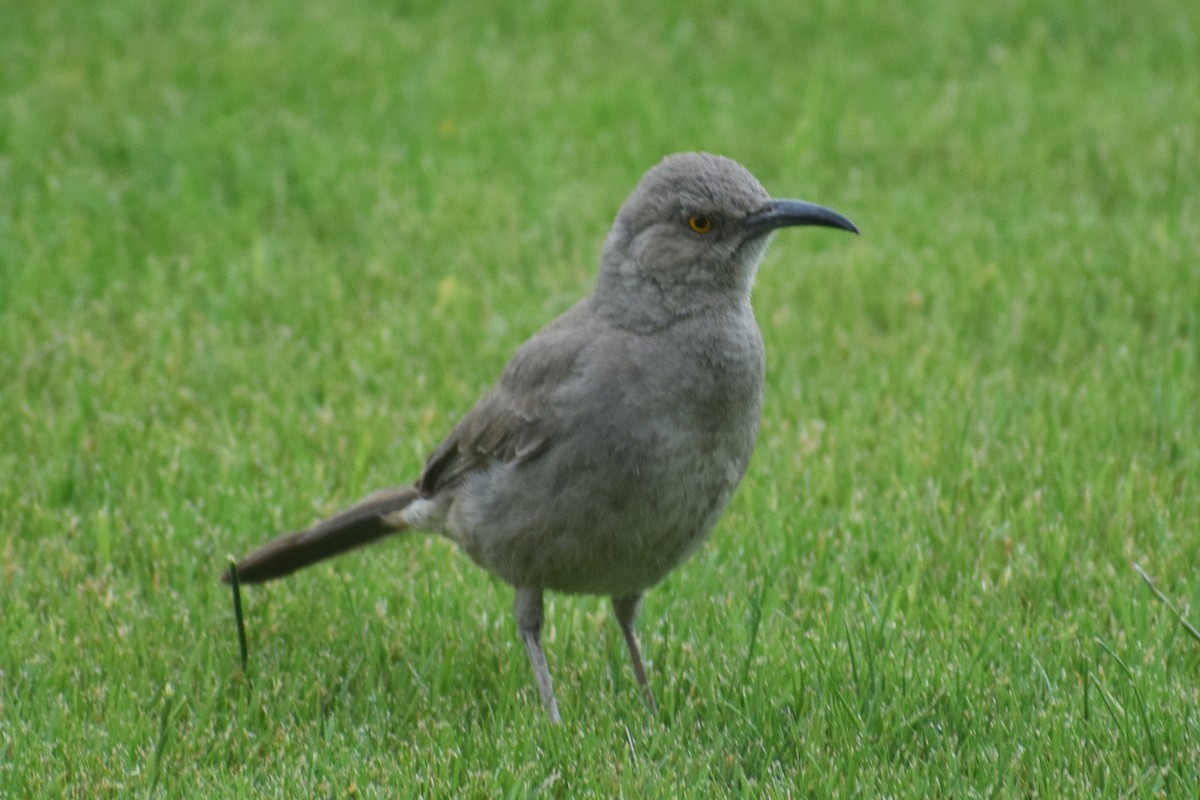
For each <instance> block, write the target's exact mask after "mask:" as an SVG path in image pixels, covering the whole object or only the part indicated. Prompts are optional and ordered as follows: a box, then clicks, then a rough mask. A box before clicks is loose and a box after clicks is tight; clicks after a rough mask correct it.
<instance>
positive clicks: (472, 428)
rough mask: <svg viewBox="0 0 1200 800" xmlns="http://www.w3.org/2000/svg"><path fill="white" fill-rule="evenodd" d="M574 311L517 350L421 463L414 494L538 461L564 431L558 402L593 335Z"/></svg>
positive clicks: (585, 318)
mask: <svg viewBox="0 0 1200 800" xmlns="http://www.w3.org/2000/svg"><path fill="white" fill-rule="evenodd" d="M581 305H582V304H580V305H577V306H576V307H574V308H572V309H571V310H570V311H567V312H566V313H565V314H563V315H562V316H560V317H559V318H558V319H556V320H555V321H554V322H552V323H551V324H550V325H548V326H546V327H545V328H543V329H542V330H541V331H539V332H538V333H537V334H535V335H534V336H533V337H532V338H531V339H530V340H529V341H527V342H526V343H525V344H524V345H522V346H521V348H520V349H519V350H517V352H516V354H515V355H514V356H513V358H512V360H511V361H510V362H509V363H508V366H507V367H505V369H504V372H503V374H502V375H501V376H500V380H499V381H498V382H497V383H496V385H495V386H494V387H493V388H492V390H491V391H489V392H488V393H487V394H486V395H484V397H483V398H482V399H481V400H480V401H479V402H478V403H476V404H475V407H474V408H472V409H471V410H470V411H469V412H467V415H466V416H465V417H463V419H462V420H461V421H460V422H459V423H458V425H457V427H455V429H454V430H453V431H452V432H451V433H450V435H449V436H448V437H446V439H445V441H443V442H442V443H441V445H439V446H438V448H437V449H436V450H435V451H434V452H433V454H432V455H430V457H429V459H428V460H427V461H426V462H425V469H424V471H423V472H422V474H421V479H420V480H419V481H418V482H417V489H418V490H419V491H420V492H421V494H422V495H425V496H428V495H431V494H434V493H435V492H437V491H439V490H441V489H444V488H446V487H448V486H453V485H454V484H456V483H458V482H459V481H460V480H462V478H463V477H464V476H466V475H467V474H468V473H470V472H472V471H473V470H476V469H480V468H482V467H486V466H488V465H489V464H492V463H495V462H500V463H514V462H515V463H522V462H525V461H529V460H531V459H533V458H536V457H537V456H538V455H540V454H541V453H543V452H544V451H545V449H546V447H547V446H548V445H549V444H550V443H551V442H552V441H553V439H554V437H555V434H556V433H557V432H558V430H559V428H560V427H561V425H562V418H561V413H560V412H561V407H562V403H561V400H562V397H563V395H564V394H565V392H566V387H567V386H568V385H569V384H570V383H571V382H572V381H573V378H575V377H576V376H578V375H579V372H580V370H581V369H582V362H583V361H584V360H585V359H586V357H587V351H588V349H589V346H590V345H591V344H592V343H593V342H594V340H595V335H596V332H595V331H593V330H592V329H591V327H592V326H591V325H589V324H588V319H589V317H588V315H587V314H584V313H581V307H580V306H581Z"/></svg>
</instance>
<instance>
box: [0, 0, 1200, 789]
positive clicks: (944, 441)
mask: <svg viewBox="0 0 1200 800" xmlns="http://www.w3.org/2000/svg"><path fill="white" fill-rule="evenodd" d="M3 16H4V20H5V21H4V24H3V30H2V31H0V375H2V376H3V379H2V380H0V475H2V476H4V480H2V481H0V579H2V581H3V583H2V595H0V608H2V613H0V632H2V636H3V641H4V646H3V647H0V795H6V796H13V797H25V796H30V797H32V796H74V797H95V796H128V795H131V794H141V795H147V796H205V797H219V796H245V795H249V794H252V795H255V796H280V797H293V796H318V795H320V796H326V795H328V796H347V795H353V794H358V795H363V796H410V795H414V796H415V795H423V796H455V797H458V796H478V797H491V796H498V795H505V796H514V797H519V796H529V795H534V796H543V795H548V796H555V797H574V796H614V795H616V796H631V797H643V796H647V797H711V796H714V795H721V794H752V795H765V796H829V797H857V796H862V797H874V796H883V795H886V796H892V797H930V796H944V797H982V796H988V797H996V796H1000V797H1029V796H1064V797H1065V796H1075V797H1097V796H1113V797H1115V796H1180V795H1182V796H1186V795H1187V794H1189V793H1190V792H1192V791H1194V787H1195V785H1196V783H1197V780H1198V778H1200V703H1198V700H1200V694H1198V685H1200V650H1198V645H1197V642H1196V641H1194V640H1193V639H1191V638H1189V636H1188V634H1187V633H1186V631H1185V630H1184V628H1183V627H1182V626H1181V625H1180V624H1179V623H1178V621H1177V620H1176V619H1175V618H1174V617H1173V615H1172V614H1171V612H1170V611H1169V610H1168V609H1167V608H1166V607H1165V606H1164V605H1163V604H1161V603H1160V602H1158V601H1157V600H1156V599H1155V598H1154V597H1153V596H1152V595H1151V594H1150V592H1149V591H1148V590H1147V588H1146V587H1145V586H1144V585H1143V584H1142V583H1141V582H1140V580H1139V579H1138V577H1137V575H1136V574H1135V573H1134V572H1133V571H1132V569H1131V564H1132V563H1135V562H1136V563H1139V564H1141V565H1142V566H1143V567H1144V568H1145V569H1146V570H1147V571H1148V572H1149V573H1150V574H1151V575H1152V576H1154V578H1155V579H1156V581H1157V582H1158V584H1159V586H1160V588H1161V589H1162V590H1163V591H1164V592H1165V594H1166V596H1167V597H1168V598H1169V599H1171V601H1172V602H1173V603H1174V604H1175V605H1176V606H1178V607H1179V608H1180V609H1182V610H1184V611H1185V612H1187V611H1188V610H1189V609H1190V607H1191V606H1193V605H1195V604H1196V603H1197V602H1200V580H1198V579H1197V564H1198V563H1200V561H1198V558H1197V556H1198V550H1200V537H1198V536H1197V533H1198V529H1200V497H1198V490H1197V479H1198V477H1200V457H1198V455H1197V453H1198V451H1200V431H1198V427H1200V426H1198V424H1197V423H1198V413H1197V402H1196V398H1197V396H1200V377H1198V376H1200V362H1198V358H1197V340H1198V337H1200V324H1198V319H1197V317H1198V310H1200V200H1198V197H1200V193H1198V192H1197V175H1200V73H1198V72H1197V70H1196V69H1195V64H1196V63H1200V44H1198V41H1197V38H1198V36H1200V10H1198V9H1197V7H1194V5H1192V4H1186V3H1176V2H1168V1H1167V0H1148V2H1144V3H1138V4H1134V3H1126V2H1116V3H1109V4H1104V5H1100V4H1095V3H1086V2H1060V3H1053V4H1051V3H1045V2H1033V0H1028V1H1027V2H1002V3H994V4H990V5H987V6H986V7H985V6H978V5H976V6H971V5H964V4H955V3H949V2H946V0H923V1H922V2H917V3H904V4H902V3H896V2H887V3H883V4H866V3H861V2H849V1H848V0H846V1H839V0H826V1H825V2H816V3H807V4H791V3H782V2H780V3H772V2H763V3H754V4H742V5H739V6H736V7H732V8H731V7H729V6H728V5H727V4H718V3H708V2H700V3H695V2H693V3H687V4H683V3H678V4H664V5H661V6H659V7H657V8H656V9H655V10H653V11H647V10H646V9H645V8H643V7H638V6H635V5H634V4H630V3H620V2H599V3H593V4H586V5H580V6H574V5H569V4H561V3H553V2H548V1H546V2H527V3H522V4H517V5H503V6H502V5H498V4H483V3H464V4H449V5H443V4H438V3H425V2H411V3H406V2H378V1H377V0H352V1H351V2H345V3H332V2H326V0H314V2H309V3H305V4H301V5H297V4H293V3H284V2H277V1H276V0H266V1H265V2H261V3H257V4H252V5H247V4H236V3H231V2H228V0H196V1H195V2H189V3H184V4H174V5H170V4H155V3H148V2H144V0H111V1H110V2H107V3H103V4H90V3H79V2H59V3H41V4H34V3H8V4H5V8H4V11H3ZM691 149H707V150H713V151H716V152H721V153H724V154H726V155H729V156H731V157H734V158H736V159H738V160H739V161H741V162H742V163H744V164H745V165H746V166H747V167H749V168H750V169H751V171H753V172H754V173H755V174H756V175H757V176H758V177H759V178H760V179H761V180H762V181H763V182H764V184H765V185H766V186H767V187H768V189H769V190H771V191H772V192H773V193H774V194H776V195H780V196H800V197H804V198H807V199H811V200H814V201H818V202H822V203H826V204H828V205H831V206H833V207H835V208H837V209H839V210H841V211H843V212H845V213H846V214H848V215H849V216H850V217H851V218H852V219H854V220H855V221H856V222H857V223H858V224H859V225H860V227H861V228H862V229H863V234H864V235H863V236H862V237H861V238H860V239H858V240H854V241H851V240H849V239H847V238H845V237H841V236H837V235H835V234H826V233H822V232H819V231H808V232H803V233H798V234H791V235H786V234H785V235H784V236H781V237H779V240H778V241H777V242H776V243H775V245H774V246H773V248H772V251H771V253H770V254H769V255H768V258H767V261H766V263H765V264H764V266H763V269H762V270H761V272H760V275H759V281H758V286H757V289H756V298H755V305H756V308H757V311H758V315H759V320H760V323H761V325H762V327H763V330H764V335H765V338H766V340H767V346H768V359H769V361H768V397H767V402H766V408H765V411H764V418H763V427H762V434H761V437H760V442H759V448H758V451H757V452H756V455H755V460H754V462H753V464H752V465H751V470H750V473H749V475H748V476H747V479H746V481H745V483H744V484H743V486H742V488H741V489H740V490H739V493H738V495H737V496H736V498H735V500H734V504H733V507H732V508H731V509H730V512H729V513H728V514H727V515H726V517H725V519H724V520H723V522H722V523H721V524H720V526H719V527H718V530H717V533H716V534H715V535H714V538H713V540H712V541H711V542H710V543H709V545H708V546H706V548H705V549H704V550H703V551H702V552H701V553H700V554H699V555H698V556H697V557H696V558H695V559H694V560H693V561H692V562H691V563H690V564H688V565H687V566H686V567H685V568H683V569H681V570H679V571H678V572H676V573H675V574H673V575H672V576H671V577H670V578H668V579H667V580H666V581H665V582H664V583H663V585H662V586H661V587H659V588H658V589H656V590H655V591H654V592H652V593H651V594H650V595H649V597H648V600H647V603H646V606H645V608H644V611H643V615H642V619H641V629H642V631H643V638H644V645H645V647H646V650H647V655H648V657H649V659H650V661H651V673H652V682H653V684H654V687H655V691H656V692H657V694H658V696H659V700H660V704H661V705H662V713H661V715H660V718H658V719H656V718H653V717H651V716H650V715H649V714H648V713H647V712H646V710H645V709H644V708H643V707H642V705H641V702H640V698H639V696H638V693H637V691H636V687H635V684H634V682H633V679H632V675H630V674H629V670H628V666H627V664H626V661H625V654H624V651H623V647H622V644H621V642H620V637H619V635H618V634H617V631H616V626H615V625H614V624H613V623H612V622H611V620H610V619H609V615H608V611H607V607H606V604H605V603H604V602H603V601H602V600H599V599H589V598H561V597H560V598H556V599H555V600H553V601H552V602H551V604H550V606H549V609H548V630H547V632H546V636H547V649H548V654H549V658H550V661H551V669H552V672H553V673H554V675H555V678H556V681H557V686H558V694H559V700H560V703H561V704H562V707H563V714H564V717H565V719H566V725H565V726H564V727H563V729H562V730H552V729H550V728H549V726H547V725H546V724H545V721H544V719H542V712H541V709H540V708H539V707H538V704H537V697H536V691H535V690H534V687H533V681H532V678H531V676H530V674H529V669H528V665H527V663H526V661H525V657H524V654H523V652H522V651H521V649H520V646H519V645H518V643H517V639H516V636H515V633H514V631H513V626H512V622H511V619H510V613H509V605H510V602H511V593H510V590H509V589H508V588H507V587H505V586H503V585H501V584H498V583H497V582H496V581H494V580H493V579H491V578H489V577H488V576H487V575H486V574H484V573H482V572H480V571H479V570H477V569H476V568H474V567H473V566H472V565H471V564H470V563H469V562H468V561H467V559H465V557H463V556H461V555H460V554H457V553H455V552H454V551H453V550H452V549H451V548H450V547H449V546H448V545H446V544H445V543H443V542H441V541H434V540H425V539H419V538H411V539H407V540H404V541H400V542H394V543H390V544H386V545H382V546H379V547H377V548H376V549H374V550H372V551H370V553H369V554H364V555H355V556H349V557H347V558H345V559H343V560H341V561H338V562H333V563H331V564H329V565H328V566H326V565H322V566H321V567H318V568H316V569H314V570H312V571H309V572H307V573H304V574H302V575H299V576H297V577H296V578H294V579H293V580H291V581H289V582H285V583H280V584H277V585H272V586H269V587H266V588H264V589H261V590H255V591H252V592H248V593H247V598H246V599H247V603H248V609H247V613H248V618H249V619H248V623H249V626H250V631H249V632H250V639H251V641H250V651H251V661H250V667H249V670H248V672H247V673H246V674H243V673H242V672H241V670H240V669H239V668H238V664H237V647H236V640H235V637H234V632H233V625H232V613H231V610H230V605H229V599H228V594H227V592H226V590H225V589H224V587H222V586H220V585H219V584H218V583H217V582H216V576H217V574H218V573H219V571H220V570H221V569H222V566H223V564H224V557H225V555H226V554H227V553H230V552H236V553H240V552H243V551H244V550H246V549H247V548H248V547H249V546H251V545H253V544H255V543H258V542H259V541H261V540H262V539H263V538H265V537H266V536H267V535H269V534H271V533H274V532H275V531H277V530H280V529H284V528H290V527H295V526H297V525H302V524H306V523H307V522H309V521H311V520H312V519H314V518H316V517H317V516H320V515H322V514H324V513H327V512H329V511H331V510H333V509H335V508H336V507H338V506H340V505H342V504H344V503H347V502H349V501H352V500H354V499H356V498H357V497H358V496H360V495H361V494H363V493H365V492H366V491H369V490H371V489H374V488H377V487H379V486H383V485H389V484H395V483H400V482H406V481H408V480H411V479H412V478H413V477H415V475H416V474H417V470H418V469H419V467H420V464H421V462H422V459H423V457H424V456H425V455H427V454H428V453H429V452H430V450H431V449H432V448H433V447H434V446H435V445H436V443H437V442H438V441H439V439H440V437H441V436H442V435H444V434H445V433H446V432H447V431H448V430H449V429H450V427H451V426H452V425H453V423H454V421H455V420H456V419H457V417H458V415H460V414H461V413H462V412H464V411H465V410H466V409H467V408H468V407H469V406H470V404H471V403H472V402H473V400H474V399H475V398H476V397H477V396H478V394H479V393H480V392H481V391H483V390H484V389H486V387H487V386H488V385H489V384H490V382H491V381H492V380H493V379H494V378H495V376H496V375H497V374H498V372H499V370H500V368H501V367H502V366H503V364H504V362H505V361H506V359H507V357H508V355H509V354H510V353H511V351H512V350H513V349H514V348H515V347H516V346H517V345H518V344H519V343H520V342H521V341H522V340H523V339H524V338H525V337H526V336H528V335H529V334H530V333H532V332H533V331H534V330H536V329H537V328H538V327H540V326H541V325H542V324H544V323H545V322H546V321H548V320H549V319H550V318H551V317H552V316H553V315H554V314H556V313H557V312H559V311H561V310H562V309H564V308H566V307H567V306H568V305H569V304H570V303H571V302H573V300H574V299H575V298H577V297H579V296H580V295H582V294H584V293H585V292H587V291H588V290H589V288H590V285H591V281H592V279H593V274H594V269H595V266H596V258H597V255H598V252H599V248H600V245H601V242H602V241H603V237H604V234H605V232H606V230H607V227H608V225H609V223H610V221H611V219H612V216H613V214H614V213H615V211H616V208H617V206H618V205H619V203H620V202H621V200H622V199H623V198H624V196H625V195H626V193H627V192H628V191H629V190H630V189H631V188H632V187H633V185H634V184H635V183H636V181H637V179H638V177H639V176H640V175H641V174H642V172H644V171H645V169H647V168H648V167H650V166H651V165H653V164H654V163H655V162H657V161H658V160H659V159H660V158H661V157H662V156H663V155H664V154H666V153H668V152H673V151H679V150H691ZM1193 621H1194V620H1193Z"/></svg>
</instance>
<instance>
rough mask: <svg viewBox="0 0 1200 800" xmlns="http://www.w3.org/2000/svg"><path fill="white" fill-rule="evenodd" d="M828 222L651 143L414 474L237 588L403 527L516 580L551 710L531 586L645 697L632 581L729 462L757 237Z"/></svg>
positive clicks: (717, 506) (740, 406) (683, 539)
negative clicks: (567, 277) (567, 609)
mask: <svg viewBox="0 0 1200 800" xmlns="http://www.w3.org/2000/svg"><path fill="white" fill-rule="evenodd" d="M789 225H823V226H826V227H835V228H842V229H845V230H849V231H855V232H857V231H856V229H855V227H854V226H853V224H852V223H851V222H850V221H849V220H847V219H846V218H845V217H842V216H841V215H839V214H837V213H836V212H833V211H830V210H829V209H826V208H823V207H821V206H815V205H812V204H809V203H804V202H802V201H797V200H772V199H771V198H770V197H769V195H768V194H767V192H766V191H765V190H764V189H763V187H762V185H761V184H759V182H758V181H757V180H755V178H754V177H753V176H752V175H751V174H750V173H749V172H747V171H746V170H745V169H744V168H743V167H741V166H740V165H738V164H737V163H735V162H733V161H730V160H729V159H727V158H722V157H720V156H714V155H709V154H706V153H686V154H681V155H674V156H669V157H667V158H666V159H664V160H663V161H662V162H661V163H659V164H658V165H657V166H656V167H654V168H653V169H651V170H650V171H649V172H648V173H646V175H645V177H643V179H642V181H641V183H639V184H638V186H637V188H636V189H635V190H634V192H633V194H632V195H630V197H629V198H628V200H626V202H625V203H624V205H623V206H622V207H621V209H620V211H619V212H618V214H617V218H616V221H615V222H614V223H613V227H612V230H611V232H610V233H609V235H608V238H607V240H606V242H605V244H604V251H603V255H602V257H601V264H600V276H599V280H598V282H597V285H596V288H595V291H593V293H592V294H591V295H590V296H588V297H587V298H585V299H583V300H581V301H580V302H579V303H577V304H576V305H575V306H574V307H572V308H571V309H569V310H568V311H566V312H565V313H563V314H562V315H561V316H559V317H558V318H557V319H555V320H554V321H553V322H551V323H550V324H549V325H547V326H546V327H545V328H543V329H542V330H541V331H539V332H538V333H536V334H534V336H533V337H532V338H530V339H529V341H527V342H526V343H525V344H524V345H522V346H521V348H520V349H519V350H517V352H516V354H515V355H514V356H513V358H512V360H511V361H510V362H509V364H508V366H507V367H506V368H505V370H504V372H503V374H502V375H501V376H500V380H499V381H498V382H497V383H496V385H495V387H493V388H492V390H491V391H490V392H488V393H487V394H486V395H485V396H484V397H483V398H482V399H481V400H480V401H479V402H478V403H477V404H476V405H475V407H474V408H472V409H471V410H470V411H469V412H468V413H467V414H466V416H464V417H463V419H462V421H461V422H459V424H458V426H457V427H455V429H454V430H453V431H452V432H451V433H450V435H449V436H448V437H447V438H446V440H445V441H444V442H442V444H441V445H440V446H439V447H438V448H437V449H436V450H435V451H434V452H433V454H432V455H431V456H430V457H429V459H428V461H427V462H426V465H425V469H424V471H423V473H422V475H421V477H420V479H419V480H418V481H417V482H416V484H415V486H411V487H405V488H401V489H392V490H385V491H383V492H377V493H376V494H374V495H371V496H370V497H368V498H366V499H364V500H362V501H360V502H359V503H358V504H356V505H354V506H351V507H350V508H348V509H346V510H345V511H342V512H340V513H339V514H337V515H335V516H334V517H331V518H330V519H328V520H325V521H323V522H320V523H317V524H316V525H314V526H313V527H312V528H309V529H307V530H305V531H300V532H297V533H291V534H285V535H283V536H281V537H279V538H277V539H275V540H273V541H271V542H269V543H268V544H266V545H264V546H263V547H262V548H260V549H259V550H258V551H256V552H254V553H252V554H251V555H249V556H247V557H246V558H245V559H243V560H242V561H241V562H240V563H239V564H238V567H237V568H238V576H239V578H240V580H241V581H243V582H250V583H252V582H256V581H262V580H268V579H270V578H275V577H280V576H281V575H285V574H288V573H290V572H292V571H294V570H296V569H299V568H300V567H302V566H305V565H307V564H310V563H313V562H315V561H318V560H320V559H322V558H327V557H329V556H331V555H335V554H337V553H340V552H343V551H345V550H347V549H350V548H352V547H356V546H358V545H360V544H364V543H366V542H369V541H372V540H374V539H376V538H379V537H380V536H382V535H386V534H388V533H394V532H399V531H405V530H414V531H427V532H432V533H439V534H442V535H444V536H446V537H448V538H450V539H452V540H453V541H455V542H457V543H458V544H459V545H460V546H461V547H462V549H463V550H464V551H466V553H467V554H468V555H469V556H470V557H471V559H472V560H474V561H475V562H476V563H477V564H479V565H480V566H482V567H484V568H485V569H487V570H488V571H490V572H492V573H493V574H495V575H497V576H498V577H500V578H501V579H502V580H504V581H505V582H507V583H509V584H511V585H512V586H514V587H515V588H516V590H517V595H516V608H515V611H516V616H517V625H518V630H519V632H520V635H521V638H522V640H523V642H524V643H525V646H526V649H527V651H528V654H529V657H530V661H531V664H532V665H533V669H534V674H535V677H536V679H537V683H538V688H539V691H540V693H541V696H542V700H543V702H544V703H545V706H546V709H547V712H548V713H549V714H550V717H551V719H553V720H555V721H557V720H558V719H559V714H558V708H557V704H556V702H555V699H554V692H553V688H552V684H551V681H550V675H549V671H548V669H547V667H546V660H545V656H544V654H543V652H542V648H541V644H540V631H541V625H542V592H543V591H544V590H554V591H558V592H566V593H584V594H600V595H607V596H609V597H611V598H612V599H613V608H614V611H615V613H616V617H617V620H618V622H619V624H620V626H621V630H622V633H623V634H624V636H625V640H626V643H627V645H628V647H629V651H630V656H631V658H632V661H633V666H634V671H635V674H636V676H637V678H638V682H639V684H640V685H641V687H642V690H643V692H644V694H645V697H646V700H647V702H648V703H650V705H651V706H653V703H654V701H653V697H652V695H651V693H650V688H649V684H648V682H647V680H646V675H645V669H644V666H643V664H642V659H641V655H640V652H639V648H638V644H637V638H636V636H635V635H634V632H633V622H634V617H635V616H636V614H637V607H638V603H639V601H640V598H641V595H642V593H643V592H644V591H645V590H646V589H648V588H649V587H651V586H653V585H654V584H656V583H657V582H658V581H660V580H661V579H662V578H663V577H664V576H665V575H666V574H667V573H668V572H670V571H671V570H672V569H673V568H675V567H676V566H678V565H679V564H680V563H681V562H682V561H683V560H684V559H686V558H687V557H688V556H689V555H690V554H691V553H692V552H693V551H695V549H696V548H697V547H698V546H699V545H700V544H701V543H702V542H703V541H704V539H705V538H706V537H707V536H708V534H709V533H710V531H711V530H712V528H713V525H714V524H715V523H716V521H717V519H718V518H719V517H720V515H721V513H722V511H723V510H724V509H725V506H726V504H727V503H728V502H729V498H730V497H731V495H732V494H733V491H734V489H735V488H736V486H737V484H738V482H739V481H740V480H741V478H742V476H743V474H744V473H745V471H746V467H747V464H748V463H749V461H750V455H751V452H752V451H753V449H754V442H755V438H756V436H757V432H758V420H759V412H760V409H761V406H762V387H763V342H762V337H761V335H760V333H759V330H758V325H757V324H756V323H755V320H754V312H753V310H752V309H751V306H750V289H751V285H752V284H753V281H754V274H755V271H756V270H757V268H758V264H759V262H760V261H761V259H762V255H763V253H764V251H765V249H766V246H767V243H768V240H769V239H770V236H771V233H772V231H774V230H775V229H777V228H780V227H784V226H789Z"/></svg>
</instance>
